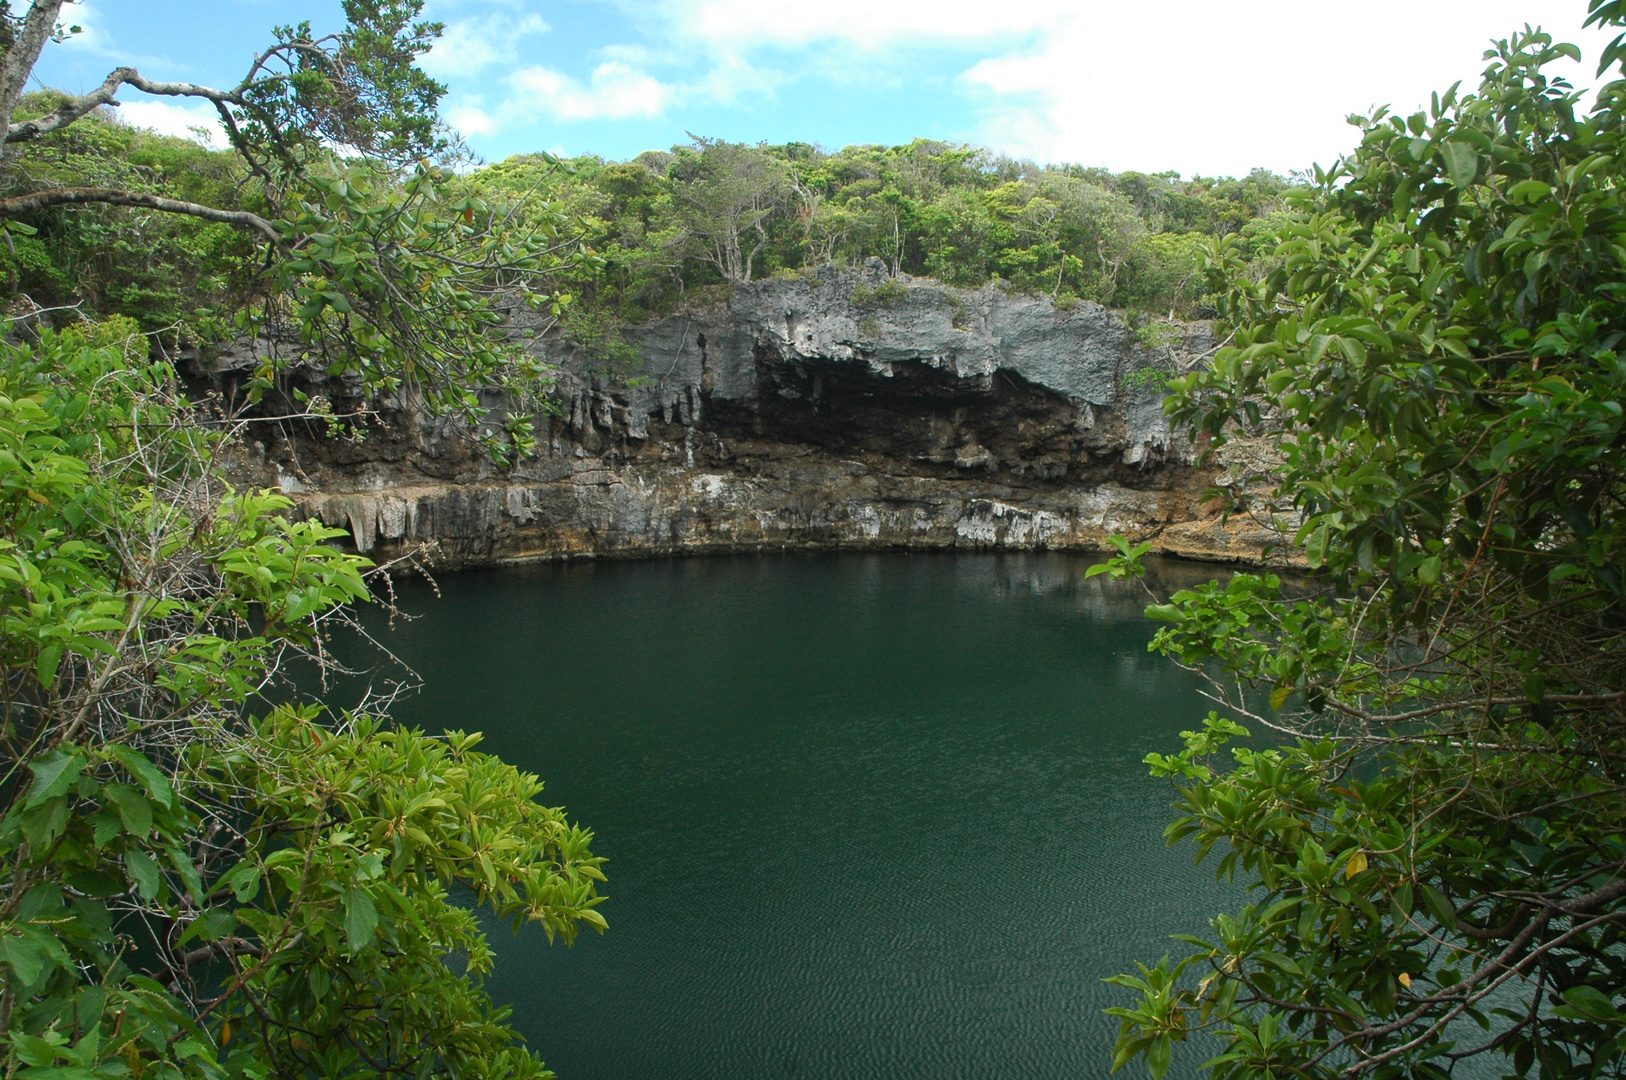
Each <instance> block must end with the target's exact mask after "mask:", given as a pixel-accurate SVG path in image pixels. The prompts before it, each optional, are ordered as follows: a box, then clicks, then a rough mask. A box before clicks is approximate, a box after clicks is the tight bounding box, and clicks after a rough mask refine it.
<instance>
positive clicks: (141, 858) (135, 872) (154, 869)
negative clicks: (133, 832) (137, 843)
mask: <svg viewBox="0 0 1626 1080" xmlns="http://www.w3.org/2000/svg"><path fill="white" fill-rule="evenodd" d="M124 868H125V869H126V870H127V871H129V873H130V880H131V881H134V882H135V884H136V888H137V889H139V890H141V895H142V897H143V898H145V899H147V900H156V899H158V890H159V888H160V886H161V884H162V881H163V879H162V877H161V876H160V875H159V873H158V864H157V863H156V862H154V861H153V857H152V856H151V855H148V854H147V853H146V852H145V851H142V850H141V849H140V848H132V849H130V850H129V851H126V852H125V853H124Z"/></svg>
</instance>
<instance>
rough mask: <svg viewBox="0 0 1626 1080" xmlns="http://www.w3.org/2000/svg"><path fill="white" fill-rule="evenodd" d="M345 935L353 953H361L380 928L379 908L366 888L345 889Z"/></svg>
mask: <svg viewBox="0 0 1626 1080" xmlns="http://www.w3.org/2000/svg"><path fill="white" fill-rule="evenodd" d="M343 906H344V936H345V941H346V943H347V944H348V945H349V948H350V952H351V953H352V954H354V953H359V952H360V951H361V950H362V949H364V948H366V947H367V945H368V944H369V943H370V942H371V941H372V940H373V931H375V930H377V929H378V908H377V907H375V906H374V905H373V898H372V897H371V896H370V895H369V894H368V893H367V890H365V889H357V888H354V887H352V888H348V889H346V890H345V891H344V898H343Z"/></svg>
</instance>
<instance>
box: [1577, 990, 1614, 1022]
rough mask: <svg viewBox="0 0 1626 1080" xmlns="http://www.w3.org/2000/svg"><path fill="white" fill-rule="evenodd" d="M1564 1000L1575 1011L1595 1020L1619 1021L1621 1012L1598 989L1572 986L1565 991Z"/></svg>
mask: <svg viewBox="0 0 1626 1080" xmlns="http://www.w3.org/2000/svg"><path fill="white" fill-rule="evenodd" d="M1564 1000H1565V1001H1567V1002H1569V1003H1570V1005H1572V1006H1573V1007H1574V1008H1575V1010H1576V1011H1577V1012H1579V1013H1582V1014H1583V1015H1585V1016H1588V1017H1590V1018H1592V1019H1593V1020H1619V1019H1621V1014H1620V1010H1618V1009H1616V1008H1615V1003H1614V1002H1613V1001H1612V1000H1611V999H1610V998H1609V997H1608V995H1606V994H1604V993H1603V992H1602V991H1601V990H1598V989H1597V988H1596V987H1591V986H1586V985H1584V984H1583V985H1581V986H1572V987H1570V988H1569V989H1568V990H1566V991H1564Z"/></svg>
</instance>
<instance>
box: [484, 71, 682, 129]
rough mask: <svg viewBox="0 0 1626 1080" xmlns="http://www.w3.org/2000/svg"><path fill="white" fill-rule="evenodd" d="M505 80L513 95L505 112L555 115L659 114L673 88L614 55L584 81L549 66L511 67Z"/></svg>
mask: <svg viewBox="0 0 1626 1080" xmlns="http://www.w3.org/2000/svg"><path fill="white" fill-rule="evenodd" d="M509 82H510V83H511V84H512V85H513V87H514V89H515V90H516V91H517V95H516V96H515V97H514V98H512V99H510V100H509V101H508V102H507V103H506V104H505V106H504V111H505V112H518V113H523V112H528V111H538V110H540V111H543V112H548V113H552V114H553V115H554V116H555V117H556V118H558V119H560V120H626V119H629V118H631V117H650V116H659V115H660V114H661V113H662V112H664V111H665V110H666V106H667V104H668V103H669V102H670V101H671V100H672V97H673V94H674V91H675V88H674V87H672V86H670V85H668V84H666V83H663V82H661V81H660V80H659V79H656V78H655V77H654V76H652V75H648V74H645V73H644V72H642V71H640V70H638V69H637V68H634V67H631V66H629V65H627V64H624V63H622V62H621V61H619V60H606V61H605V62H604V63H602V64H600V65H599V66H598V67H596V68H594V69H593V74H592V75H591V76H590V77H589V79H588V82H587V85H585V86H584V85H582V83H581V82H580V81H578V80H576V79H573V78H571V77H570V76H569V75H566V74H564V73H562V72H559V71H556V70H554V69H553V68H548V67H541V66H537V67H528V68H523V69H521V70H519V71H516V72H514V74H513V75H511V76H509Z"/></svg>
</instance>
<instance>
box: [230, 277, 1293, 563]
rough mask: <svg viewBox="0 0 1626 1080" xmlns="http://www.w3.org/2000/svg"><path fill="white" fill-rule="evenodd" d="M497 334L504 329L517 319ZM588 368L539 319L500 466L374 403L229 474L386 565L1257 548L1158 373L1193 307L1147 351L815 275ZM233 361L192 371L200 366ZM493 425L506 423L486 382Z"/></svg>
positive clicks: (434, 424) (639, 333)
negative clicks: (1170, 336) (285, 497)
mask: <svg viewBox="0 0 1626 1080" xmlns="http://www.w3.org/2000/svg"><path fill="white" fill-rule="evenodd" d="M516 330H517V331H518V332H521V333H523V332H525V330H526V327H525V325H524V323H523V321H521V322H520V323H519V324H518V325H517V326H516ZM628 336H629V339H630V340H631V341H632V343H633V344H634V345H635V346H636V349H637V354H638V362H637V364H636V365H635V367H636V369H637V370H633V371H621V372H615V373H605V372H602V371H596V370H595V364H594V362H593V360H592V359H591V357H589V356H587V355H585V354H584V353H583V352H582V350H580V349H579V348H577V347H575V346H573V345H572V344H571V343H569V342H568V341H565V340H564V339H563V338H561V337H560V336H559V335H558V334H557V333H541V334H537V335H536V336H534V337H532V338H530V346H529V347H531V348H533V349H535V350H537V351H538V352H539V353H541V354H542V355H544V356H545V357H546V358H547V359H548V360H550V361H551V362H553V363H555V364H556V365H558V368H559V371H560V378H559V383H558V387H557V393H556V399H557V402H558V405H559V411H558V413H557V415H554V416H552V417H544V418H543V419H542V420H541V421H539V426H538V431H539V435H540V439H539V442H540V447H541V453H540V454H539V455H538V456H537V457H535V458H532V459H529V460H524V461H521V462H519V463H517V464H515V465H514V466H513V467H512V468H508V469H499V468H498V467H496V466H495V465H494V464H493V463H492V462H491V460H490V458H489V455H487V453H486V452H485V450H484V449H483V448H482V447H481V446H480V445H479V444H478V443H477V442H476V441H474V440H473V439H472V438H470V437H469V434H470V433H468V432H464V431H461V430H459V429H458V428H457V426H456V425H454V424H448V423H447V422H444V421H424V420H421V419H416V418H413V417H409V416H404V415H400V414H397V415H394V416H391V417H389V418H388V422H384V423H380V424H376V425H374V426H373V427H372V428H371V429H370V430H369V432H368V437H367V438H366V439H365V440H364V441H361V442H349V441H342V440H329V439H325V438H321V437H319V436H318V435H316V434H315V433H313V432H312V431H311V430H307V429H306V428H304V427H303V426H298V425H295V426H288V425H280V426H279V425H270V424H266V425H261V426H260V428H259V429H257V430H256V434H255V441H254V443H253V450H252V454H251V458H250V459H249V460H246V461H245V462H243V473H244V475H243V477H242V479H244V480H245V481H248V482H258V483H270V484H274V485H280V486H281V488H282V489H283V490H284V491H287V492H289V493H290V494H292V495H293V496H294V497H295V498H296V499H297V500H298V501H299V503H300V505H301V507H302V509H303V510H304V511H305V512H307V513H310V514H312V515H315V516H318V517H321V518H322V519H323V520H325V521H327V522H329V523H332V524H335V525H341V526H343V527H346V528H348V529H349V530H350V531H351V533H352V535H353V536H354V538H355V542H356V546H357V547H358V548H359V549H361V550H363V551H366V552H369V553H371V554H373V555H374V556H375V557H380V558H387V557H391V556H394V555H396V554H398V553H401V552H403V551H405V550H408V549H410V548H411V547H413V546H415V545H418V544H423V543H428V544H431V545H433V546H434V549H435V550H434V554H433V558H434V561H435V563H436V564H437V565H441V566H447V565H451V566H459V565H471V564H481V563H499V562H513V561H522V560H529V559H546V558H559V557H570V556H589V555H599V556H603V555H634V554H663V553H681V552H700V551H755V550H776V549H782V548H798V547H863V548H876V547H897V548H949V547H978V548H986V547H1013V548H1038V547H1050V548H1096V547H1100V546H1101V545H1102V542H1103V539H1104V538H1105V536H1107V535H1108V534H1110V533H1114V532H1122V533H1127V534H1130V535H1134V536H1139V537H1152V538H1155V539H1156V540H1157V542H1158V543H1159V545H1160V547H1161V548H1162V549H1163V550H1165V551H1167V552H1170V553H1174V554H1182V555H1188V556H1196V557H1206V558H1220V559H1241V560H1247V561H1252V560H1255V559H1257V558H1258V556H1259V551H1260V546H1261V544H1263V543H1265V542H1266V541H1267V539H1268V537H1267V536H1266V535H1265V534H1264V533H1263V531H1262V530H1259V529H1257V528H1252V529H1249V528H1239V527H1237V526H1236V524H1235V523H1233V525H1232V527H1230V528H1221V527H1220V526H1219V523H1218V522H1217V521H1216V520H1214V519H1213V515H1212V514H1211V513H1207V512H1205V510H1204V507H1203V505H1202V492H1203V490H1204V489H1205V488H1206V487H1208V486H1209V485H1210V483H1211V480H1212V477H1211V476H1210V475H1205V474H1204V473H1203V472H1202V471H1200V470H1198V469H1197V468H1195V467H1194V465H1193V460H1194V458H1193V453H1192V447H1191V446H1190V443H1189V440H1187V439H1186V438H1185V437H1184V436H1183V435H1180V436H1175V435H1173V434H1171V432H1170V430H1169V427H1168V424H1167V422H1166V421H1165V419H1164V417H1163V413H1162V409H1161V396H1162V395H1161V392H1160V390H1159V389H1158V386H1159V385H1160V383H1159V381H1158V380H1155V379H1152V380H1148V379H1146V378H1145V377H1142V376H1136V374H1135V373H1137V372H1140V371H1143V370H1144V369H1146V368H1148V367H1158V368H1162V369H1164V370H1170V369H1172V368H1173V367H1175V366H1178V365H1179V364H1181V363H1187V364H1189V363H1193V362H1200V360H1201V357H1202V355H1203V354H1204V352H1205V351H1206V350H1207V349H1208V348H1209V346H1210V341H1209V340H1208V331H1207V328H1206V327H1205V326H1202V325H1199V324H1194V325H1192V326H1190V327H1188V328H1187V333H1186V336H1185V338H1184V340H1182V341H1178V342H1175V343H1173V344H1172V346H1170V347H1165V348H1160V349H1151V348H1147V347H1145V346H1143V345H1141V344H1140V343H1138V342H1137V340H1136V336H1135V335H1134V334H1133V333H1132V332H1131V331H1130V329H1129V328H1128V327H1127V326H1126V325H1125V323H1124V322H1123V320H1122V319H1121V318H1120V317H1119V316H1117V315H1115V314H1114V313H1112V312H1110V311H1107V310H1106V309H1104V308H1101V307H1099V306H1097V305H1094V304H1088V303H1079V304H1076V305H1072V306H1057V305H1055V304H1052V303H1051V302H1050V301H1049V300H1048V299H1047V298H1045V297H1031V296H1012V295H1008V294H1006V293H1004V292H1003V291H1001V290H999V289H997V288H991V287H990V288H985V289H981V290H977V291H969V290H959V289H953V288H948V287H945V286H943V285H940V284H938V283H936V282H931V281H927V280H923V279H914V280H911V279H903V280H901V281H895V282H894V281H893V279H890V278H887V277H885V276H884V273H883V271H882V270H881V268H880V267H879V266H878V265H877V264H876V263H874V262H872V265H871V266H869V267H867V268H865V269H864V270H863V271H856V270H835V269H832V268H824V269H821V270H820V271H819V273H818V274H817V275H815V276H812V277H809V278H806V279H794V280H777V279H776V280H771V281H761V282H755V283H752V284H749V285H742V286H738V287H736V288H734V289H733V291H732V294H731V295H729V296H728V297H727V298H726V299H725V300H722V301H719V302H716V303H713V304H710V305H708V306H695V307H692V308H690V309H687V310H683V311H680V312H678V313H677V314H674V315H671V316H669V317H665V318H662V319H659V320H656V321H652V322H650V323H647V324H644V325H641V326H637V327H634V328H632V329H631V330H630V331H629V334H628ZM231 359H232V358H231V357H229V356H228V357H225V358H223V359H222V360H218V361H216V362H215V363H214V364H213V365H211V366H210V368H209V370H210V371H212V372H213V373H214V374H215V375H216V376H217V377H218V375H219V373H220V372H221V371H222V370H224V369H225V368H226V367H229V365H230V362H231ZM488 404H489V405H490V407H491V410H492V413H491V420H492V422H501V420H502V419H503V408H504V405H503V402H502V401H501V400H500V399H495V398H494V399H493V400H491V401H490V402H488Z"/></svg>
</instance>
